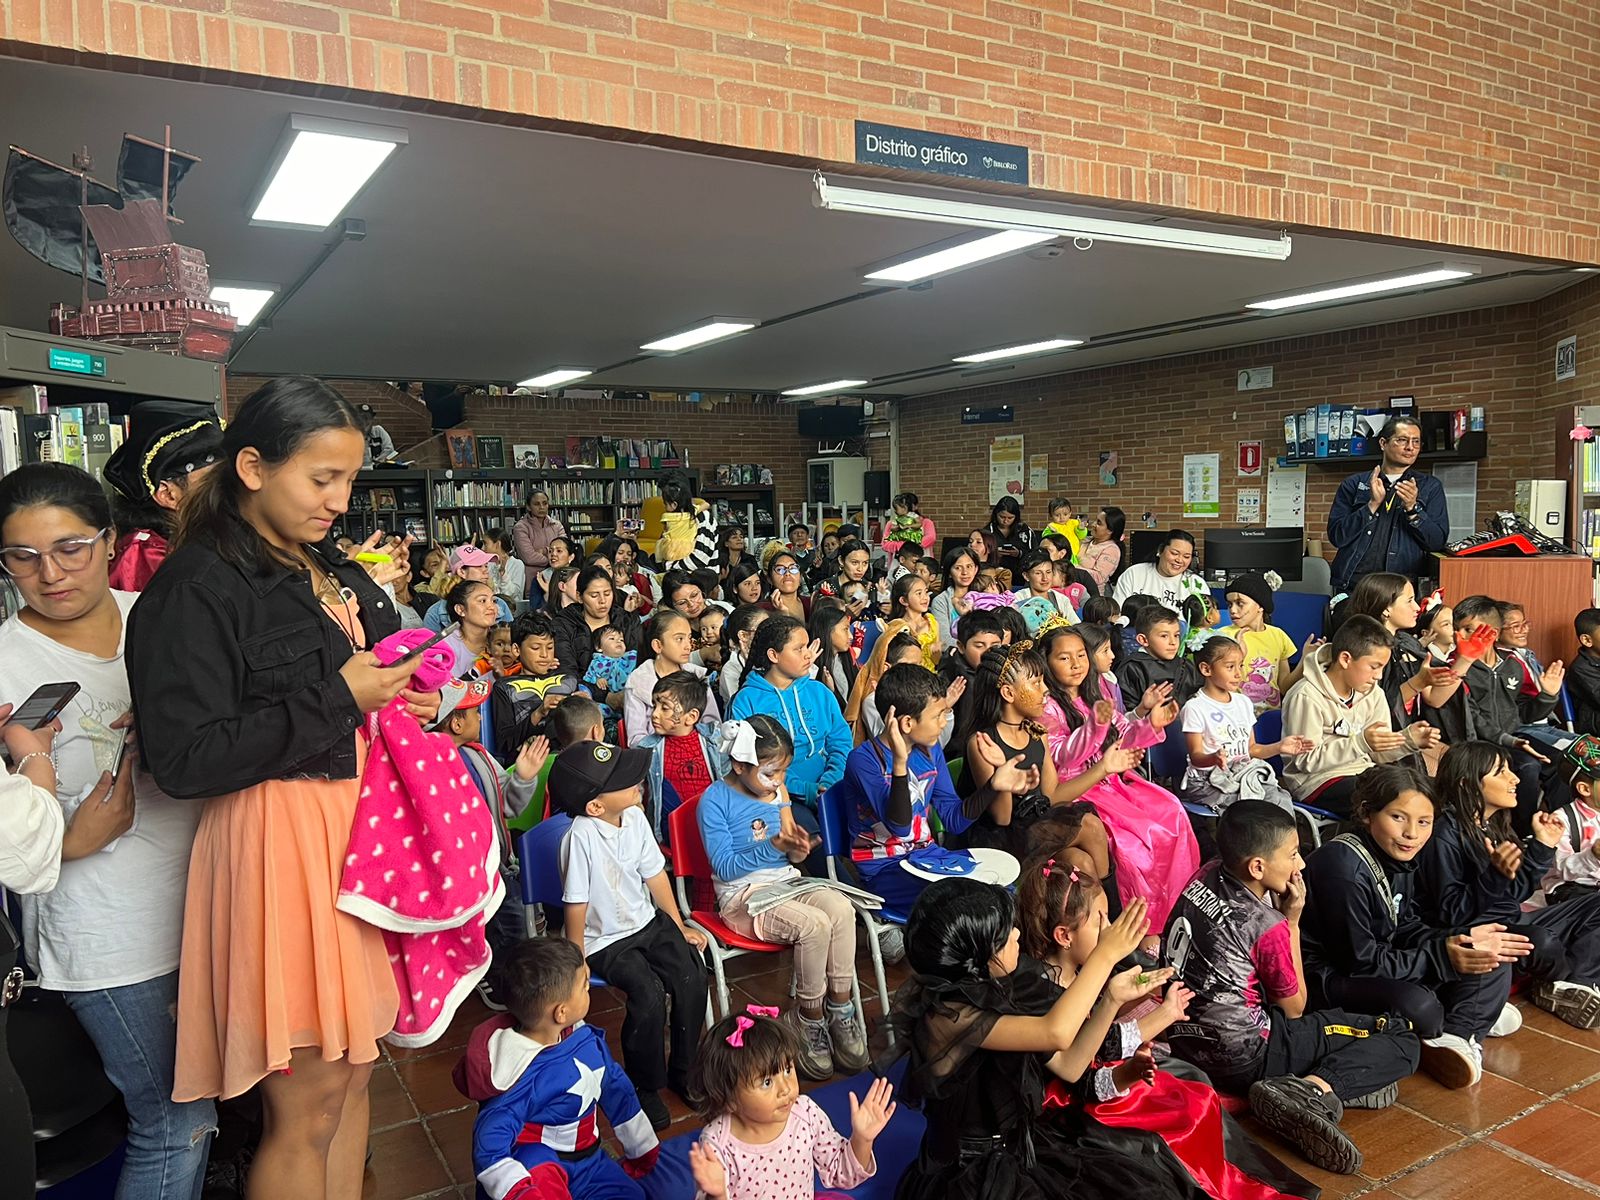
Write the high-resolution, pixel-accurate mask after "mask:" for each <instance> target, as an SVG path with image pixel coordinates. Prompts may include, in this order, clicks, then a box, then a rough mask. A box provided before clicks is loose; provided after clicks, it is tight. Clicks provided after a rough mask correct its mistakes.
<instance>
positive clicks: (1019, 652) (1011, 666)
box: [1000, 638, 1033, 683]
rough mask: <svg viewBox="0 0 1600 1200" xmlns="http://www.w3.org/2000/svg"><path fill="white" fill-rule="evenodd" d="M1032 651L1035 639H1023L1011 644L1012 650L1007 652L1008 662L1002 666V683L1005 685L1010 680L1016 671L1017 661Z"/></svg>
mask: <svg viewBox="0 0 1600 1200" xmlns="http://www.w3.org/2000/svg"><path fill="white" fill-rule="evenodd" d="M1032 649H1033V639H1031V638H1023V639H1022V641H1020V642H1012V643H1011V648H1010V649H1009V650H1007V651H1006V661H1005V662H1004V663H1002V664H1001V666H1000V682H1001V683H1005V682H1007V681H1008V680H1009V679H1010V677H1011V673H1012V672H1013V671H1014V670H1016V667H1017V660H1018V659H1020V658H1021V657H1022V656H1023V654H1025V653H1026V652H1027V651H1029V650H1032Z"/></svg>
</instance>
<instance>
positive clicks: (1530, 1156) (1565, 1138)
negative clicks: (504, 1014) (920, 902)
mask: <svg viewBox="0 0 1600 1200" xmlns="http://www.w3.org/2000/svg"><path fill="white" fill-rule="evenodd" d="M786 961H787V960H774V959H770V958H765V957H757V956H748V957H746V958H744V959H742V960H739V961H737V962H735V963H733V964H732V965H731V968H730V972H729V974H730V979H731V980H732V986H733V990H734V993H735V995H734V1002H735V1004H741V1003H753V1002H760V1001H772V1000H775V999H784V998H785V997H786V996H787V994H788V975H787V968H786V966H785V965H784V963H785V962H786ZM871 975H872V972H871V967H870V965H869V964H868V963H867V961H866V959H865V957H863V959H862V963H861V987H862V995H863V998H864V1000H865V1003H866V1006H867V1012H868V1016H869V1017H870V1018H872V1019H873V1020H876V1018H877V1017H878V1005H877V1001H876V993H875V990H874V988H873V986H872V982H871ZM903 975H904V969H903V967H902V968H891V969H890V971H889V985H890V987H891V988H893V987H895V986H898V984H899V983H900V981H901V979H902V978H903ZM1522 1011H1523V1015H1524V1018H1525V1021H1526V1025H1525V1026H1524V1028H1523V1030H1522V1031H1521V1032H1520V1033H1517V1034H1515V1035H1513V1036H1512V1037H1510V1038H1508V1039H1504V1040H1502V1041H1496V1042H1491V1043H1490V1044H1489V1048H1488V1051H1487V1054H1486V1055H1485V1061H1486V1064H1487V1072H1486V1074H1485V1076H1484V1080H1483V1082H1482V1083H1481V1084H1479V1085H1478V1086H1477V1087H1476V1088H1472V1089H1470V1090H1465V1091H1458V1092H1451V1091H1446V1090H1445V1089H1444V1088H1441V1087H1439V1086H1438V1085H1437V1084H1435V1083H1434V1082H1433V1081H1432V1080H1430V1079H1428V1078H1427V1077H1426V1076H1421V1075H1419V1076H1416V1077H1415V1078H1412V1079H1409V1080H1407V1081H1406V1082H1405V1083H1404V1084H1402V1085H1401V1089H1400V1103H1399V1105H1397V1106H1396V1107H1395V1108H1392V1109H1389V1110H1387V1111H1384V1112H1359V1111H1357V1112H1351V1113H1350V1114H1348V1116H1347V1118H1346V1123H1347V1128H1348V1129H1349V1130H1350V1132H1351V1135H1352V1136H1353V1137H1354V1138H1355V1140H1356V1143H1357V1145H1359V1146H1360V1147H1361V1148H1362V1151H1363V1153H1364V1154H1365V1155H1366V1164H1365V1167H1364V1171H1363V1173H1362V1174H1361V1175H1351V1176H1340V1175H1330V1174H1328V1173H1327V1172H1324V1171H1319V1170H1317V1168H1315V1167H1312V1166H1309V1165H1307V1164H1306V1163H1304V1162H1303V1161H1302V1160H1300V1159H1299V1158H1298V1156H1296V1155H1295V1153H1294V1152H1293V1151H1292V1150H1289V1149H1287V1148H1286V1147H1285V1146H1284V1145H1283V1144H1282V1143H1281V1142H1280V1141H1278V1140H1277V1139H1276V1138H1274V1137H1273V1136H1272V1135H1271V1134H1269V1133H1267V1132H1266V1131H1265V1130H1263V1129H1262V1128H1261V1127H1260V1126H1258V1125H1255V1124H1254V1123H1253V1122H1252V1121H1251V1119H1250V1118H1249V1117H1246V1118H1245V1119H1244V1121H1245V1125H1246V1126H1247V1127H1248V1128H1250V1129H1251V1131H1252V1132H1253V1133H1255V1134H1256V1136H1257V1137H1259V1138H1260V1139H1261V1140H1262V1141H1263V1142H1264V1143H1266V1144H1267V1145H1269V1146H1271V1147H1272V1148H1273V1149H1274V1150H1275V1151H1276V1152H1277V1153H1278V1154H1279V1155H1280V1156H1282V1157H1283V1158H1284V1159H1285V1160H1286V1161H1288V1162H1290V1163H1292V1164H1294V1165H1295V1167H1296V1168H1297V1169H1298V1170H1299V1171H1301V1172H1302V1173H1303V1174H1304V1175H1305V1176H1306V1177H1307V1178H1308V1179H1311V1180H1313V1181H1315V1182H1317V1183H1319V1184H1320V1185H1321V1186H1322V1188H1323V1193H1322V1194H1323V1196H1324V1197H1326V1200H1343V1198H1344V1197H1357V1196H1359V1197H1364V1198H1366V1200H1470V1198H1475V1197H1480V1196H1483V1195H1485V1194H1486V1193H1487V1192H1488V1190H1489V1189H1492V1190H1493V1194H1494V1197H1495V1200H1584V1198H1589V1200H1595V1198H1600V1033H1585V1032H1580V1031H1579V1030H1575V1029H1572V1028H1571V1027H1570V1026H1567V1025H1564V1024H1562V1023H1561V1022H1560V1021H1557V1020H1556V1019H1555V1018H1554V1017H1551V1016H1550V1015H1549V1014H1548V1013H1544V1012H1541V1011H1540V1010H1538V1009H1536V1008H1534V1007H1533V1006H1532V1004H1529V1003H1523V1005H1522ZM487 1015H488V1013H487V1010H486V1009H485V1008H484V1007H483V1006H482V1005H481V1004H479V1003H478V1001H477V1000H476V998H474V999H472V1000H470V1001H469V1002H468V1003H467V1004H465V1005H463V1006H462V1011H461V1012H460V1013H459V1014H457V1016H456V1020H455V1022H454V1024H453V1025H452V1026H451V1030H450V1033H449V1035H448V1036H446V1037H445V1038H443V1039H441V1042H440V1044H439V1045H437V1046H434V1047H430V1048H428V1049H427V1050H426V1051H405V1050H395V1051H389V1052H386V1053H387V1059H388V1061H386V1062H385V1063H383V1064H382V1065H381V1066H379V1068H378V1069H377V1072H376V1073H375V1075H374V1077H373V1120H372V1128H373V1135H372V1148H373V1152H374V1153H373V1170H372V1172H371V1173H370V1174H369V1175H368V1178H367V1188H366V1193H365V1196H364V1200H422V1198H423V1197H427V1198H430V1200H435V1198H437V1200H457V1198H458V1197H459V1198H460V1200H474V1195H475V1193H474V1186H473V1181H472V1168H471V1138H472V1120H473V1108H472V1106H470V1105H468V1104H466V1103H465V1102H464V1101H463V1099H462V1097H461V1096H460V1095H459V1094H458V1093H457V1092H456V1090H455V1086H454V1085H453V1084H452V1083H451V1081H450V1071H451V1069H452V1068H453V1067H454V1065H455V1062H456V1059H457V1058H458V1057H459V1054H460V1048H461V1046H462V1045H464V1044H465V1042H466V1038H467V1034H468V1033H469V1032H470V1031H471V1029H472V1027H473V1026H474V1025H476V1024H477V1023H478V1022H479V1021H482V1020H483V1019H484V1018H485V1017H486V1016H487ZM589 1019H590V1020H591V1021H593V1022H594V1023H596V1024H598V1025H599V1026H601V1027H602V1028H603V1029H604V1030H605V1031H606V1033H607V1035H608V1038H609V1040H610V1042H611V1044H612V1045H613V1046H615V1045H616V1044H617V1037H618V1033H619V1031H620V1029H621V1025H622V1004H621V997H620V995H619V994H618V993H616V992H614V991H612V990H611V989H609V988H604V989H600V990H598V991H597V992H596V993H595V996H594V1005H593V1009H592V1010H591V1012H590V1015H589ZM668 1097H669V1101H670V1104H671V1108H672V1112H673V1116H674V1118H675V1120H674V1122H673V1125H672V1127H671V1128H670V1129H669V1130H667V1131H666V1133H665V1134H663V1137H664V1138H665V1137H671V1136H674V1135H676V1134H679V1133H683V1132H685V1131H687V1130H690V1129H692V1128H694V1127H695V1125H696V1121H695V1119H694V1118H693V1117H692V1116H691V1115H690V1114H689V1113H688V1112H687V1110H685V1109H684V1107H683V1106H682V1104H681V1103H679V1102H678V1101H677V1100H676V1098H673V1097H672V1096H671V1093H668Z"/></svg>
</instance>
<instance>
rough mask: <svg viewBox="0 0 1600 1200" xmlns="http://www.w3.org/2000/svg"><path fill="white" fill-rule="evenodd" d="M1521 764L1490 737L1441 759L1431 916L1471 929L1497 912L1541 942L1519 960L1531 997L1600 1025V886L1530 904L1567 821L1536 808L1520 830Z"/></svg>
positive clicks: (1423, 903) (1426, 879)
mask: <svg viewBox="0 0 1600 1200" xmlns="http://www.w3.org/2000/svg"><path fill="white" fill-rule="evenodd" d="M1516 807H1517V773H1516V770H1515V768H1514V767H1513V766H1512V760H1511V752H1510V750H1509V749H1507V748H1506V747H1504V746H1497V745H1495V744H1494V743H1492V742H1461V743H1459V744H1457V745H1454V746H1451V747H1450V749H1449V750H1447V751H1445V755H1444V759H1443V760H1442V761H1441V762H1440V764H1439V809H1440V813H1439V822H1438V826H1437V828H1436V829H1435V830H1434V835H1433V845H1432V847H1431V848H1430V850H1429V852H1428V854H1427V856H1426V857H1425V858H1424V859H1423V862H1422V868H1421V870H1420V871H1419V872H1418V878H1417V884H1418V887H1417V899H1418V904H1419V906H1420V907H1421V910H1422V914H1423V916H1424V917H1425V918H1426V919H1427V920H1428V922H1429V923H1430V924H1432V925H1434V926H1436V927H1438V928H1442V929H1464V928H1466V927H1467V926H1469V925H1475V924H1480V923H1483V922H1498V923H1500V924H1501V925H1503V926H1505V928H1506V929H1507V930H1509V931H1510V932H1512V933H1520V934H1522V935H1523V936H1524V937H1526V938H1527V939H1528V940H1529V941H1530V942H1532V943H1533V952H1532V953H1531V954H1529V955H1528V957H1527V958H1525V959H1524V960H1523V961H1522V963H1521V964H1520V967H1521V970H1523V971H1524V972H1526V973H1527V974H1528V975H1529V976H1530V977H1532V979H1533V980H1534V981H1535V982H1534V989H1533V1002H1534V1003H1535V1004H1537V1005H1538V1006H1539V1007H1540V1008H1544V1009H1548V1010H1549V1011H1550V1012H1553V1013H1555V1015H1556V1016H1558V1017H1560V1018H1561V1019H1562V1020H1564V1021H1566V1022H1568V1023H1569V1024H1571V1025H1576V1026H1577V1027H1578V1028H1579V1029H1594V1028H1596V1027H1600V894H1591V895H1587V896H1580V897H1577V898H1574V899H1571V900H1565V901H1563V902H1562V903H1560V904H1551V905H1547V906H1546V907H1544V908H1536V909H1534V910H1533V911H1531V912H1524V911H1523V909H1522V902H1523V901H1524V900H1527V899H1528V898H1529V897H1531V896H1532V895H1533V894H1534V893H1535V892H1537V891H1538V890H1539V888H1540V886H1541V885H1542V884H1543V881H1544V877H1545V875H1546V874H1547V873H1548V872H1549V870H1550V867H1551V865H1552V864H1553V863H1554V862H1555V854H1556V847H1557V846H1559V845H1560V844H1561V837H1562V834H1563V832H1564V831H1565V828H1566V827H1565V826H1564V825H1563V824H1562V823H1561V820H1560V818H1558V817H1557V816H1556V815H1555V814H1554V813H1551V812H1545V811H1543V810H1540V811H1537V812H1535V813H1534V814H1533V833H1532V834H1531V835H1530V836H1528V837H1526V838H1522V839H1518V837H1517V835H1516V833H1515V832H1514V831H1513V829H1512V825H1511V815H1512V813H1514V812H1515V811H1516Z"/></svg>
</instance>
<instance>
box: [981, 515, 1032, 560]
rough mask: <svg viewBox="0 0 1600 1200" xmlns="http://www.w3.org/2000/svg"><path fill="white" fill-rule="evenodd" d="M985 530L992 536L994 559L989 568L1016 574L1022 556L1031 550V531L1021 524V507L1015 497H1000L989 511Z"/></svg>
mask: <svg viewBox="0 0 1600 1200" xmlns="http://www.w3.org/2000/svg"><path fill="white" fill-rule="evenodd" d="M984 528H985V530H986V531H987V532H989V533H992V534H994V541H995V555H996V557H995V559H994V561H993V562H991V563H990V564H989V565H990V566H995V567H1009V568H1010V569H1011V571H1012V573H1013V574H1015V573H1016V569H1017V564H1018V563H1019V562H1021V561H1022V556H1023V555H1024V554H1026V553H1027V552H1028V551H1029V550H1032V549H1033V530H1031V529H1029V528H1028V527H1027V526H1026V525H1025V524H1023V522H1022V505H1021V504H1019V503H1018V502H1017V498H1016V497H1015V496H1001V497H1000V499H998V500H996V501H995V502H994V507H993V508H991V509H990V510H989V524H988V525H986V526H985V527H984Z"/></svg>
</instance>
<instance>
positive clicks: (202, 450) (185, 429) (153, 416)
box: [102, 400, 222, 503]
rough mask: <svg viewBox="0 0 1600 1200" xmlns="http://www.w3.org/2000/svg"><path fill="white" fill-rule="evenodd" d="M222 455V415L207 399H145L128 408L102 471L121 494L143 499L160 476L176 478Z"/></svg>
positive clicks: (156, 485)
mask: <svg viewBox="0 0 1600 1200" xmlns="http://www.w3.org/2000/svg"><path fill="white" fill-rule="evenodd" d="M221 457H222V421H221V420H220V419H219V418H218V416H217V410H216V409H215V408H213V407H212V406H211V405H209V404H198V403H194V402H191V401H187V400H144V401H141V402H140V403H138V404H135V405H134V406H133V407H132V408H131V409H130V410H129V412H128V436H127V437H126V438H124V439H123V442H122V445H121V446H119V447H117V450H116V452H115V453H114V454H112V456H111V457H110V458H109V459H107V460H106V465H105V468H104V470H103V472H102V474H103V475H104V476H105V480H106V482H107V483H109V484H110V485H111V486H112V487H114V488H115V489H116V490H117V491H118V492H119V493H120V494H121V495H122V496H123V497H124V498H126V499H128V500H131V501H134V502H137V503H143V502H144V501H146V500H148V499H149V498H150V496H151V495H152V494H153V493H154V492H155V490H156V488H158V487H160V486H161V481H162V480H164V479H181V478H183V477H184V476H185V475H188V474H189V472H191V471H194V470H198V469H199V468H200V467H204V466H207V465H208V464H210V463H214V462H216V461H217V460H218V459H220V458H221Z"/></svg>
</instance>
